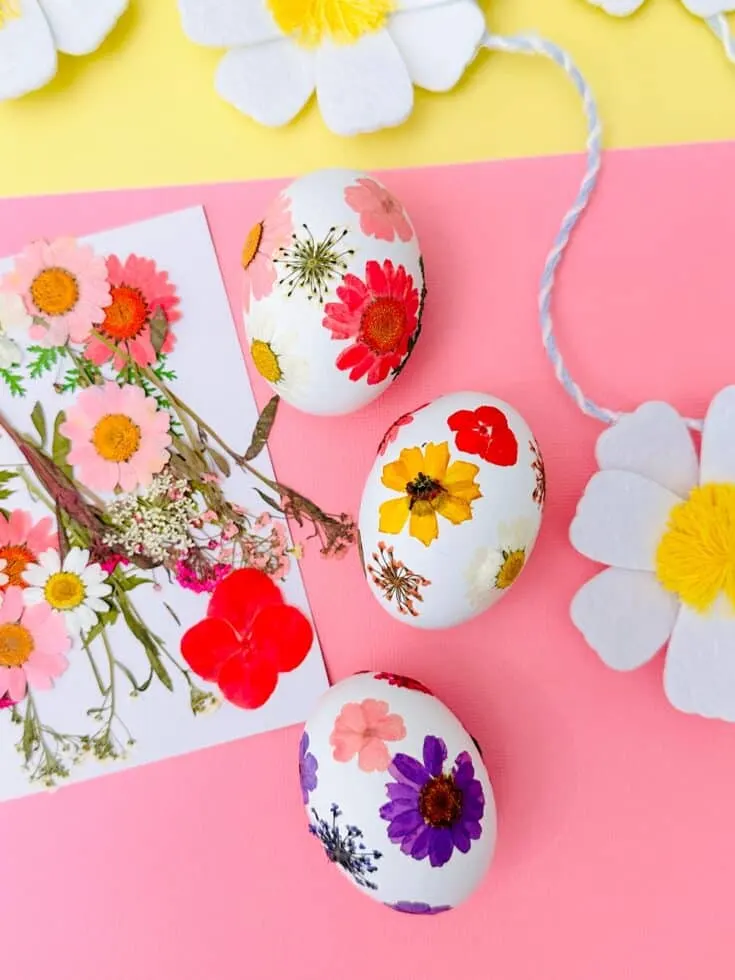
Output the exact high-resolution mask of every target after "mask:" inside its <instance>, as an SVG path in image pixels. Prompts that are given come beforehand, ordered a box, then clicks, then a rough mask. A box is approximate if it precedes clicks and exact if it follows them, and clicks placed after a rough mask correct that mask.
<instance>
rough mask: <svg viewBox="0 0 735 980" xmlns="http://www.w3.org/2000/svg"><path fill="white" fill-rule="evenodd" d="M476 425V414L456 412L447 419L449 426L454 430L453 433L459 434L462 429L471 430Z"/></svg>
mask: <svg viewBox="0 0 735 980" xmlns="http://www.w3.org/2000/svg"><path fill="white" fill-rule="evenodd" d="M474 424H475V413H474V412H468V411H466V410H465V411H462V412H455V413H454V415H450V416H449V418H448V419H447V425H448V426H449V428H450V429H451V430H452V432H459V431H460V429H471V428H473V427H474Z"/></svg>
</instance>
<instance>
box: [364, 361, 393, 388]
mask: <svg viewBox="0 0 735 980" xmlns="http://www.w3.org/2000/svg"><path fill="white" fill-rule="evenodd" d="M400 360H401V359H400V357H399V356H397V355H391V356H390V357H381V358H380V359H379V360H378V361H376V362H375V364H373V366H372V367H371V368H370V370H369V371H368V376H367V383H368V384H369V385H379V384H382V382H383V381H385V379H386V378H387V377H388V372H389V371H390V370H391V368H394V367H398V364H399V363H400Z"/></svg>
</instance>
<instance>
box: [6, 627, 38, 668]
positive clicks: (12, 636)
mask: <svg viewBox="0 0 735 980" xmlns="http://www.w3.org/2000/svg"><path fill="white" fill-rule="evenodd" d="M33 648H34V643H33V636H32V635H31V633H30V632H29V630H27V629H26V628H25V626H21V625H20V623H3V625H2V626H0V667H22V666H23V664H24V663H25V662H26V661H27V660H28V659H29V658H30V656H31V654H32V653H33Z"/></svg>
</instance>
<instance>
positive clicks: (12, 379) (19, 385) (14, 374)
mask: <svg viewBox="0 0 735 980" xmlns="http://www.w3.org/2000/svg"><path fill="white" fill-rule="evenodd" d="M0 379H1V380H3V381H4V382H5V384H6V385H7V387H8V389H9V390H10V394H11V395H12V396H13V398H24V397H25V395H26V389H25V387H24V385H23V375H22V374H20V373H19V372H18V371H16V370H15V369H14V368H0Z"/></svg>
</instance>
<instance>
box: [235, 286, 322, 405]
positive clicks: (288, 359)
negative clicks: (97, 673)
mask: <svg viewBox="0 0 735 980" xmlns="http://www.w3.org/2000/svg"><path fill="white" fill-rule="evenodd" d="M245 327H246V330H247V333H248V337H249V338H250V356H251V357H252V359H253V364H254V365H255V369H256V371H257V372H258V374H259V375H260V376H261V377H262V378H265V380H266V381H268V382H269V383H270V384H272V385H274V386H275V387H276V389H277V390H278V391H279V392H280V393H281V394H282V395H283V396H284V398H286V400H287V401H289V402H298V400H299V397H300V396H301V394H302V393H303V392H304V391H305V389H306V385H307V383H308V380H309V365H308V363H307V362H306V361H305V360H304V358H303V357H300V356H299V350H300V349H302V348H303V344H302V343H301V342H300V340H299V337H298V335H297V334H296V332H295V331H294V330H293V329H290V328H289V327H285V326H279V325H278V324H277V323H276V320H275V317H274V316H273V315H272V314H271V313H270V312H269V311H268V309H267V308H266V307H264V306H263V305H258V307H257V308H256V310H255V311H254V312H253V313H252V314H250V315H249V316H247V318H246V323H245Z"/></svg>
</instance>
